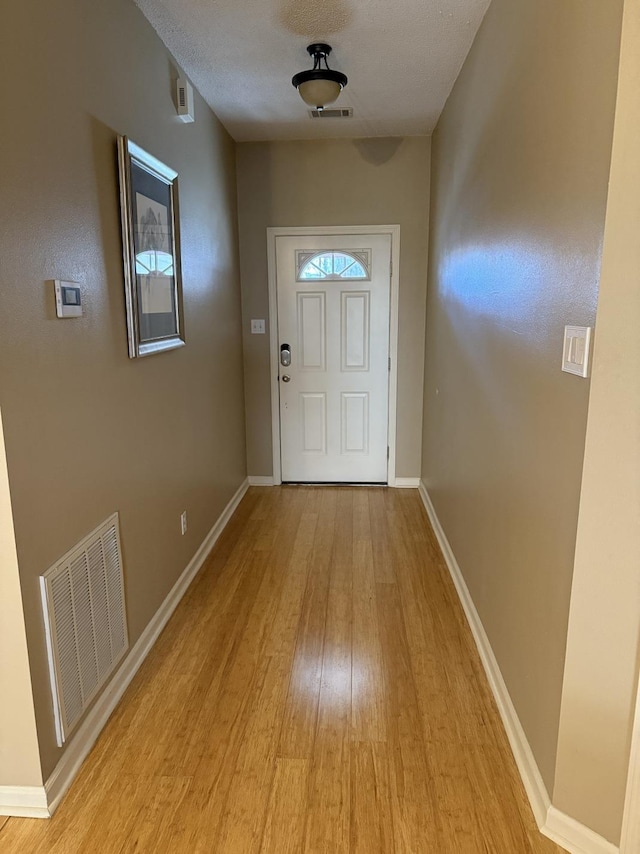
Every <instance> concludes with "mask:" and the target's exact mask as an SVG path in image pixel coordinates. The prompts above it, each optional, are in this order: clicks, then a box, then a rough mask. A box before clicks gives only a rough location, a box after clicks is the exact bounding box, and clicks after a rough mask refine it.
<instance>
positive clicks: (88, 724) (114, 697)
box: [0, 480, 249, 818]
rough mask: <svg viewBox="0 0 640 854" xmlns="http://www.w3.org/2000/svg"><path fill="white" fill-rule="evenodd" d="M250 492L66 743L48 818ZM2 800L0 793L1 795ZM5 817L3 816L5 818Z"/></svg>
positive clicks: (226, 513)
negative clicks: (217, 541)
mask: <svg viewBox="0 0 640 854" xmlns="http://www.w3.org/2000/svg"><path fill="white" fill-rule="evenodd" d="M248 488H249V483H248V480H244V481H243V483H242V484H241V486H240V487H239V489H238V490H237V492H236V493H235V495H234V496H233V498H232V499H231V501H229V503H228V504H227V506H226V507H225V509H224V510H223V512H222V515H221V516H220V518H219V519H218V521H217V522H216V523H215V525H214V526H213V528H212V529H211V530H210V531H209V533H208V534H207V536H206V537H205V539H204V541H203V543H202V545H201V546H200V548H199V549H198V551H197V552H196V553H195V555H194V556H193V557H192V559H191V560H190V561H189V564H188V566H187V567H186V569H185V570H184V572H183V573H182V575H181V576H180V578H179V579H178V580H177V581H176V583H175V584H174V585H173V587H172V588H171V590H170V592H169V594H168V596H167V598H166V599H165V600H164V602H163V603H162V605H161V606H160V607H159V608H158V610H157V611H156V613H155V614H154V616H153V618H152V619H151V621H150V623H149V624H148V626H147V627H146V629H145V630H144V631H143V633H142V634H141V635H140V637H139V638H138V640H137V642H136V644H135V646H134V647H133V649H131V650H130V652H129V654H128V656H127V657H126V658H125V660H124V662H123V664H122V666H121V667H120V668H119V670H118V671H117V672H116V674H115V675H114V677H113V679H112V680H111V681H110V682H109V684H108V685H107V687H106V688H105V690H104V691H103V693H102V694H101V695H100V697H99V699H98V701H97V702H96V704H95V706H93V708H92V709H91V711H90V712H89V713H88V715H87V717H86V718H85V719H84V721H83V722H82V724H81V726H80V728H79V729H78V731H77V733H76V734H75V736H74V737H73V738H72V740H71V741H70V742H69V745H68V747H67V749H66V750H65V752H64V754H63V755H62V758H61V759H60V761H59V762H58V764H57V765H56V767H55V769H54V771H53V773H52V774H51V776H50V777H49V779H48V780H47V781H46V783H45V787H44V790H46V801H45V807H47V808H48V809H47V810H46V814H45V815H44V816H36V817H44V818H46V817H48V816H49V815H53V813H54V812H55V810H56V808H57V807H58V805H59V803H60V801H61V800H62V797H63V795H64V794H65V792H66V791H67V789H68V788H69V786H70V785H71V783H72V782H73V780H74V779H75V776H76V774H77V773H78V771H79V770H80V766H81V765H82V763H83V762H84V760H85V759H86V757H87V755H88V753H89V751H90V750H91V748H92V747H93V745H94V744H95V742H96V740H97V738H98V736H99V735H100V733H101V732H102V729H103V727H104V725H105V724H106V722H107V720H108V719H109V717H110V716H111V713H112V712H113V710H114V709H115V707H116V706H117V704H118V703H119V701H120V699H121V697H122V695H123V694H124V692H125V691H126V689H127V687H128V686H129V683H130V682H131V680H132V679H133V677H134V676H135V675H136V673H137V672H138V670H139V668H140V665H141V664H142V662H143V661H144V660H145V658H146V657H147V655H148V653H149V651H150V649H151V647H152V646H153V645H154V643H155V642H156V640H157V638H158V635H159V634H160V632H161V631H162V630H163V629H164V627H165V625H166V624H167V622H168V621H169V618H170V617H171V615H172V614H173V612H174V611H175V609H176V607H177V606H178V603H179V602H180V600H181V599H182V597H183V596H184V594H185V593H186V591H187V588H188V587H189V585H190V584H191V582H192V581H193V579H194V578H195V576H196V574H197V573H198V571H199V569H200V568H201V567H202V565H203V563H204V562H205V560H206V558H207V556H208V555H209V552H210V551H211V549H212V548H213V546H214V545H215V543H216V540H217V539H218V537H219V536H220V534H221V533H222V532H223V531H224V529H225V527H226V526H227V523H228V522H229V519H230V518H231V516H232V515H233V513H234V511H235V509H236V508H237V506H238V504H240V501H241V500H242V498H243V497H244V494H245V493H246V491H247V489H248ZM0 800H1V793H0ZM6 814H7V813H5V815H6ZM21 814H22V813H17V812H12V813H10V815H21Z"/></svg>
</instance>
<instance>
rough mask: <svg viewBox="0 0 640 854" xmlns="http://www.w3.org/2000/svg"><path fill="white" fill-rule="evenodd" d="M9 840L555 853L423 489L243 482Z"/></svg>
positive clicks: (419, 853) (57, 852) (121, 853)
mask: <svg viewBox="0 0 640 854" xmlns="http://www.w3.org/2000/svg"><path fill="white" fill-rule="evenodd" d="M0 851H2V854H89V852H91V854H95V852H100V854H125V852H126V854H128V852H131V854H133V852H136V854H157V852H163V854H164V852H166V854H212V852H215V854H258V852H264V854H276V852H277V854H302V852H313V854H343V852H344V854H347V852H349V854H352V853H353V854H387V852H388V854H561V849H560V848H558V847H557V846H556V845H554V844H553V843H552V842H550V841H549V840H547V839H545V838H544V837H542V836H541V835H540V834H539V832H538V830H537V828H536V826H535V822H534V820H533V816H532V814H531V810H530V808H529V805H528V803H527V800H526V795H525V793H524V789H523V787H522V783H521V781H520V779H519V777H518V773H517V769H516V767H515V762H514V760H513V756H512V755H511V752H510V749H509V745H508V742H507V739H506V735H505V732H504V729H503V727H502V724H501V722H500V719H499V716H498V713H497V709H496V707H495V702H494V700H493V696H492V694H491V691H490V688H489V685H488V683H487V680H486V678H485V675H484V671H483V669H482V665H481V663H480V660H479V656H478V652H477V650H476V648H475V645H474V642H473V638H472V636H471V633H470V630H469V627H468V625H467V623H466V619H465V617H464V613H463V611H462V608H461V606H460V603H459V601H458V598H457V594H456V591H455V588H454V586H453V583H452V581H451V578H450V577H449V574H448V571H447V568H446V566H445V564H444V561H443V558H442V555H441V554H440V552H439V550H438V546H437V542H436V540H435V537H434V535H433V532H432V531H431V529H430V527H429V524H428V521H427V518H426V515H425V513H424V509H423V507H422V504H421V502H420V499H419V497H418V495H417V494H416V493H415V491H412V490H393V489H383V488H380V487H374V488H349V487H306V486H298V487H278V488H252V489H250V490H249V492H248V493H247V495H246V496H245V498H244V499H243V501H242V502H241V504H240V506H239V508H238V509H237V511H236V513H235V514H234V516H233V518H232V519H231V520H230V522H229V525H228V526H227V528H226V530H225V531H224V532H223V534H222V536H221V537H220V539H219V540H218V543H217V544H216V547H215V548H214V550H213V552H212V554H211V555H210V557H209V558H208V559H207V561H206V562H205V565H204V566H203V568H202V571H201V572H200V573H199V575H198V577H197V579H196V580H195V581H194V583H193V584H192V586H191V587H190V589H189V590H188V592H187V594H186V595H185V597H184V598H183V600H182V602H181V603H180V605H179V606H178V608H177V610H176V612H175V614H174V615H173V617H172V619H171V620H170V622H169V624H168V625H167V627H166V629H165V631H164V632H163V633H162V634H161V636H160V638H159V639H158V642H157V643H156V645H155V647H154V649H153V650H152V651H151V652H150V654H149V656H148V658H147V660H146V661H145V662H144V664H143V666H142V667H141V668H140V671H139V672H138V674H137V675H136V677H135V679H134V680H133V681H132V683H131V685H130V686H129V689H128V690H127V692H126V693H125V696H124V697H123V700H122V702H121V703H120V705H119V706H118V708H117V709H116V710H115V712H114V714H113V715H112V717H111V719H110V720H109V722H108V724H107V726H106V727H105V729H104V731H103V733H102V735H101V737H100V738H99V739H98V741H97V743H96V745H95V747H94V749H93V751H92V752H91V754H90V756H89V758H88V759H87V761H86V763H85V764H84V766H83V768H82V769H81V771H80V773H79V775H78V777H77V779H76V781H75V783H74V785H73V786H72V787H71V789H70V791H69V793H68V794H67V796H66V797H65V798H64V800H63V802H62V804H61V806H60V808H59V809H58V811H57V813H56V815H55V816H54V817H53V819H51V820H50V821H39V820H33V819H17V818H11V819H9V820H3V819H2V818H0Z"/></svg>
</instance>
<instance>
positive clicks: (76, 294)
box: [53, 279, 82, 317]
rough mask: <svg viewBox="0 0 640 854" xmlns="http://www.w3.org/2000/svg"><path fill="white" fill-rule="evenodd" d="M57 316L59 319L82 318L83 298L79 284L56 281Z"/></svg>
mask: <svg viewBox="0 0 640 854" xmlns="http://www.w3.org/2000/svg"><path fill="white" fill-rule="evenodd" d="M53 284H54V285H55V292H56V314H57V315H58V317H82V296H81V294H80V285H79V284H78V282H63V281H61V280H60V279H55V280H54V283H53Z"/></svg>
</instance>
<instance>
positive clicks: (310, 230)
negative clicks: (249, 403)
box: [267, 225, 400, 486]
mask: <svg viewBox="0 0 640 854" xmlns="http://www.w3.org/2000/svg"><path fill="white" fill-rule="evenodd" d="M346 234H388V235H390V236H391V276H390V292H389V356H390V357H391V370H390V371H389V420H388V426H387V436H388V438H387V442H388V444H389V459H388V461H387V482H388V484H389V486H396V414H397V404H398V291H399V285H400V262H399V258H400V226H399V225H329V226H320V225H314V226H292V227H286V226H277V227H273V226H272V227H269V228H267V270H268V284H269V370H270V372H271V435H272V453H273V483H274V485H275V486H278V485H279V484H281V483H282V457H281V453H282V452H281V447H280V393H279V389H278V340H279V339H278V301H277V274H276V238H277V237H307V236H314V237H315V236H318V235H327V236H331V235H336V236H341V237H342V236H344V235H346Z"/></svg>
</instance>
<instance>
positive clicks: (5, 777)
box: [0, 418, 42, 786]
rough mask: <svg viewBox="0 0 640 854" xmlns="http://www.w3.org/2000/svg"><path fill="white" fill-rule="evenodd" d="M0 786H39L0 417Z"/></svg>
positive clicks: (31, 698)
mask: <svg viewBox="0 0 640 854" xmlns="http://www.w3.org/2000/svg"><path fill="white" fill-rule="evenodd" d="M0 685H1V686H2V702H0V786H42V772H41V770H40V752H39V750H38V734H37V732H36V719H35V715H34V711H33V694H32V692H31V674H30V671H29V657H28V654H27V638H26V633H25V627H24V613H23V610H22V598H21V595H20V576H19V574H18V556H17V554H16V543H15V534H14V531H13V516H12V513H11V495H10V493H9V477H8V474H7V464H6V459H5V450H4V435H3V431H2V419H1V418H0Z"/></svg>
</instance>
